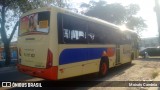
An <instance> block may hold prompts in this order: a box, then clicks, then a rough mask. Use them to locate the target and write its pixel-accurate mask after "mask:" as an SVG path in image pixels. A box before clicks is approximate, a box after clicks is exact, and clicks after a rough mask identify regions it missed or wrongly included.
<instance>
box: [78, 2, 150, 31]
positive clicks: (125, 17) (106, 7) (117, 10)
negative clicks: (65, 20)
mask: <svg viewBox="0 0 160 90" xmlns="http://www.w3.org/2000/svg"><path fill="white" fill-rule="evenodd" d="M81 8H82V9H85V10H86V11H85V13H84V14H85V15H88V16H92V17H97V18H100V19H103V20H106V21H108V22H111V23H114V24H118V25H122V24H126V26H127V27H128V28H129V29H133V30H138V31H142V30H144V29H145V28H146V27H147V25H146V24H145V20H144V19H143V18H142V17H137V16H136V14H137V12H138V11H139V10H140V8H139V6H138V5H136V4H130V5H129V6H123V5H121V4H119V3H112V4H108V3H107V2H106V1H103V0H99V1H98V2H96V1H90V2H89V3H88V4H86V3H83V4H81Z"/></svg>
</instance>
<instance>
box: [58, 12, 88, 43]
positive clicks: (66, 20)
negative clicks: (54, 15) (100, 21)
mask: <svg viewBox="0 0 160 90" xmlns="http://www.w3.org/2000/svg"><path fill="white" fill-rule="evenodd" d="M58 15H60V16H61V18H62V19H60V18H59V20H62V21H59V24H60V23H62V24H60V25H62V26H60V25H58V26H59V29H60V30H61V31H62V32H61V34H59V35H60V36H61V37H62V39H61V40H62V42H61V43H82V44H84V43H87V37H86V31H87V30H86V28H87V27H86V24H85V22H84V21H82V20H81V19H78V18H76V17H72V16H68V15H61V14H58ZM60 16H58V17H60ZM60 27H62V28H60ZM60 30H59V31H60ZM59 33H60V32H59Z"/></svg>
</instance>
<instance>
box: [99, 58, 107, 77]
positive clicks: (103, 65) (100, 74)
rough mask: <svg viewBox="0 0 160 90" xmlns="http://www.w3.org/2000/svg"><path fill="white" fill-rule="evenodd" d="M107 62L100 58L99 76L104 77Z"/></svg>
mask: <svg viewBox="0 0 160 90" xmlns="http://www.w3.org/2000/svg"><path fill="white" fill-rule="evenodd" d="M108 69H109V68H108V63H107V61H105V60H102V61H101V63H100V68H99V76H101V77H104V76H106V75H107V73H108Z"/></svg>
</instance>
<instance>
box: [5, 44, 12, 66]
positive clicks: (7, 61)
mask: <svg viewBox="0 0 160 90" xmlns="http://www.w3.org/2000/svg"><path fill="white" fill-rule="evenodd" d="M4 53H5V65H6V66H8V65H10V62H11V52H10V42H6V43H4Z"/></svg>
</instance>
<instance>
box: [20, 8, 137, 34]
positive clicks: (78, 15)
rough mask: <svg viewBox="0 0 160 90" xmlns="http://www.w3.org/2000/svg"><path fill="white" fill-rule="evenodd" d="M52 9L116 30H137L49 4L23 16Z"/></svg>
mask: <svg viewBox="0 0 160 90" xmlns="http://www.w3.org/2000/svg"><path fill="white" fill-rule="evenodd" d="M50 10H55V11H57V12H60V13H63V14H67V15H71V16H74V17H77V18H81V19H83V20H87V21H91V22H94V23H99V24H102V25H106V26H108V27H110V28H114V29H115V30H119V31H129V32H131V33H135V34H136V32H135V31H133V30H130V29H128V28H127V29H125V30H121V28H120V27H119V26H118V25H115V24H113V23H110V22H107V21H105V20H102V19H99V18H96V17H90V16H86V15H83V14H77V13H75V12H72V11H69V10H67V9H63V8H59V7H56V6H49V7H42V8H38V9H33V10H31V11H29V12H26V13H24V14H23V15H22V16H21V17H23V16H26V15H29V14H32V13H36V12H42V11H50Z"/></svg>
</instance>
